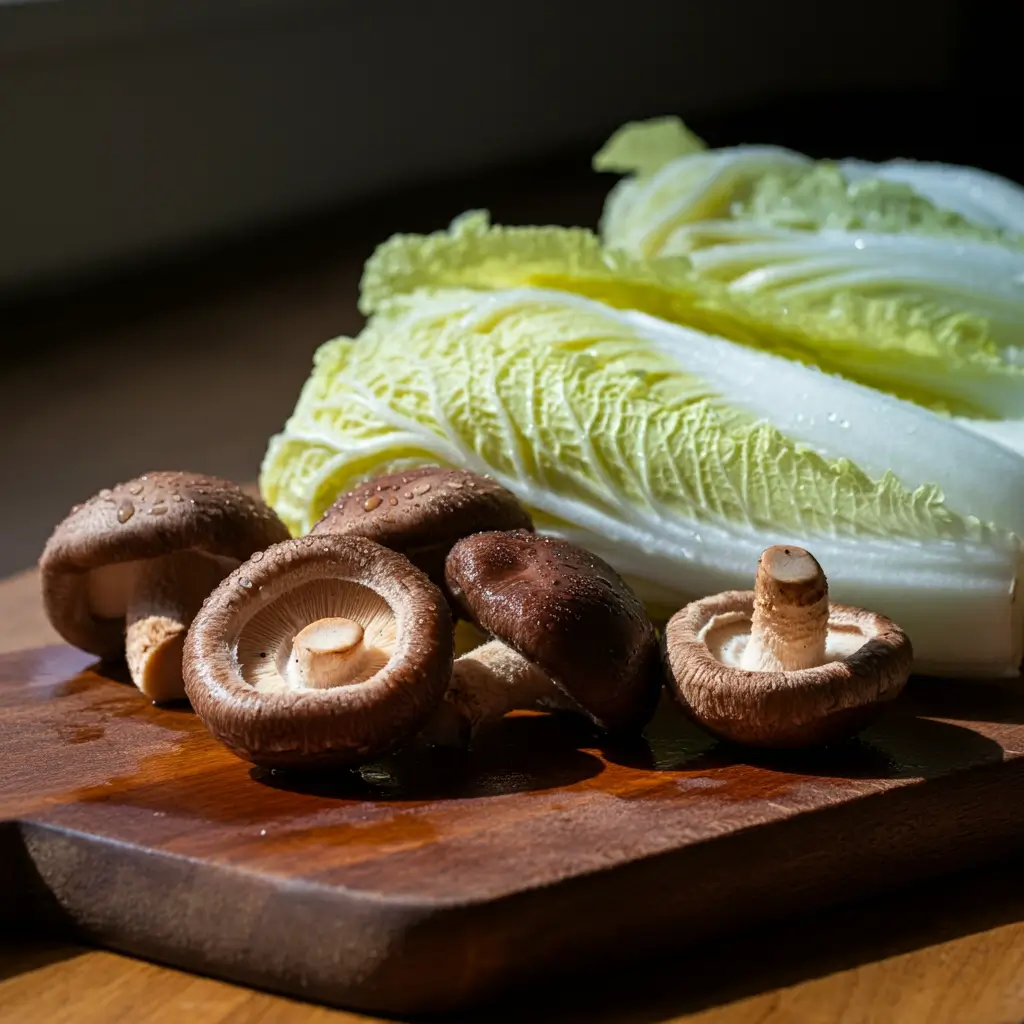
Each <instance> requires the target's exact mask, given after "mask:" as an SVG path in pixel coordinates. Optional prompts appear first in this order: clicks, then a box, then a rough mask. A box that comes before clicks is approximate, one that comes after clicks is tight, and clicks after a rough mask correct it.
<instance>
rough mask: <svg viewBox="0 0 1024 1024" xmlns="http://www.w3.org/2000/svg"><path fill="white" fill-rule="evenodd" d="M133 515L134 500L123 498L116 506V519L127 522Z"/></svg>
mask: <svg viewBox="0 0 1024 1024" xmlns="http://www.w3.org/2000/svg"><path fill="white" fill-rule="evenodd" d="M133 515H135V502H134V501H132V499H131V498H124V499H123V500H122V501H121V504H120V505H118V506H117V521H118V522H119V523H127V522H128V520H129V519H131V517H132V516H133Z"/></svg>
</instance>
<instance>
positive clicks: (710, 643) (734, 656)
mask: <svg viewBox="0 0 1024 1024" xmlns="http://www.w3.org/2000/svg"><path fill="white" fill-rule="evenodd" d="M751 635H752V621H751V617H750V615H749V614H748V613H746V612H744V611H735V612H724V613H722V614H719V615H715V616H713V617H712V618H711V619H710V620H709V621H708V623H707V625H705V626H704V628H703V629H702V630H701V631H700V634H699V638H700V639H701V640H702V641H703V642H704V643H705V644H706V645H707V648H708V650H709V651H710V652H711V653H712V654H713V655H714V657H715V658H716V659H717V660H718V661H720V662H721V663H722V664H723V665H728V666H729V667H730V668H747V667H748V658H747V654H748V648H749V645H750V640H751ZM869 639H870V636H869V635H868V634H867V633H866V632H865V629H864V626H863V625H862V624H860V623H857V622H850V621H848V620H846V619H844V618H841V617H838V616H835V615H833V616H831V617H830V618H829V620H828V628H827V632H826V635H825V642H824V656H823V658H822V659H821V661H820V662H819V664H821V665H827V664H830V663H832V662H836V661H843V660H844V659H846V658H849V657H850V655H852V654H854V653H855V652H856V651H858V650H860V648H861V647H863V646H864V644H866V643H867V642H868V640H869Z"/></svg>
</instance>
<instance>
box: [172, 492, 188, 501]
mask: <svg viewBox="0 0 1024 1024" xmlns="http://www.w3.org/2000/svg"><path fill="white" fill-rule="evenodd" d="M184 500H185V499H184V498H183V497H182V496H181V495H180V494H178V492H177V491H175V492H174V494H172V495H171V501H184Z"/></svg>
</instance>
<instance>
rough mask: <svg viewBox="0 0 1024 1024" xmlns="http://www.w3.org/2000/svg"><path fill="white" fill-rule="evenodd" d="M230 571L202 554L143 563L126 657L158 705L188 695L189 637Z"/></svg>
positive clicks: (128, 611)
mask: <svg viewBox="0 0 1024 1024" xmlns="http://www.w3.org/2000/svg"><path fill="white" fill-rule="evenodd" d="M230 568H231V566H230V564H228V563H226V562H225V560H224V559H215V558H211V557H209V556H207V555H204V554H201V553H200V552H198V551H178V552H175V553H174V554H171V555H163V556H162V557H160V558H152V559H148V560H146V561H144V562H141V563H139V565H138V570H137V573H136V575H135V577H134V581H133V584H132V589H131V593H130V594H129V595H128V600H127V603H126V607H125V658H126V660H127V662H128V672H129V674H130V675H131V677H132V681H133V682H134V683H135V685H136V686H137V687H138V688H139V689H140V690H141V691H142V692H143V693H144V694H145V695H146V696H147V697H149V699H150V700H152V701H153V703H154V704H159V703H161V702H163V701H169V700H180V699H182V698H183V697H184V696H185V684H184V682H183V680H182V669H181V654H182V647H183V645H184V643H185V633H186V632H187V631H188V627H189V625H190V624H191V622H192V620H193V619H194V618H195V616H196V614H197V613H198V611H199V609H200V608H201V607H202V604H203V601H204V600H205V599H206V597H207V596H208V595H209V594H210V593H211V592H212V591H213V589H214V588H215V587H216V586H217V584H218V583H220V581H221V580H222V579H223V578H224V577H225V576H226V575H227V574H228V572H230Z"/></svg>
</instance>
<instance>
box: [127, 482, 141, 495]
mask: <svg viewBox="0 0 1024 1024" xmlns="http://www.w3.org/2000/svg"><path fill="white" fill-rule="evenodd" d="M142 490H143V487H142V484H132V485H131V487H129V488H128V493H129V494H141V493H142Z"/></svg>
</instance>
